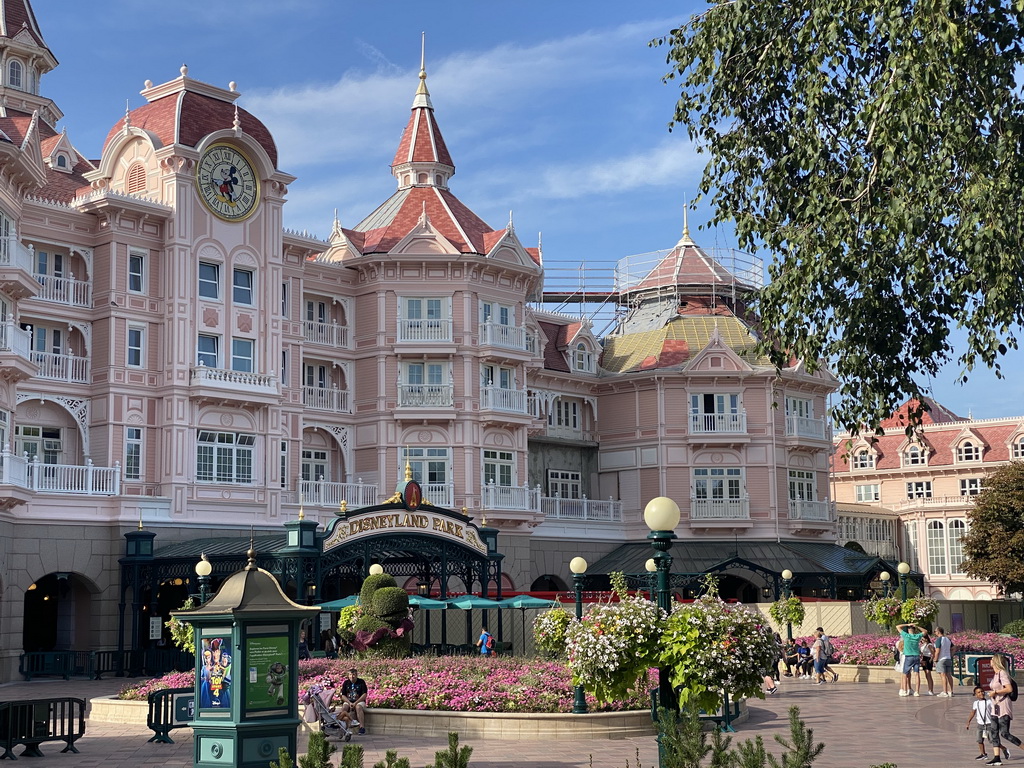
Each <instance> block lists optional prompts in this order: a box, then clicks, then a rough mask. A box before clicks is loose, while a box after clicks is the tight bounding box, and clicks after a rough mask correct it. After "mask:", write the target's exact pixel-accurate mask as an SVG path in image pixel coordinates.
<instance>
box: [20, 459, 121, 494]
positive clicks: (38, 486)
mask: <svg viewBox="0 0 1024 768" xmlns="http://www.w3.org/2000/svg"><path fill="white" fill-rule="evenodd" d="M2 461H3V474H4V477H5V482H9V483H11V484H13V485H23V486H24V487H25V488H30V489H32V490H34V491H37V492H39V493H68V494H83V495H86V496H118V495H120V493H121V463H120V462H114V466H112V467H97V466H96V465H94V464H93V463H92V459H87V460H86V463H85V464H44V463H43V462H41V461H39V457H38V456H36V457H34V458H33V459H32V460H31V461H30V460H29V459H28V456H27V455H26V456H25V457H24V458H22V457H19V456H14V455H11V454H9V453H4V454H3V459H2ZM8 473H10V474H8ZM19 480H20V481H21V482H19Z"/></svg>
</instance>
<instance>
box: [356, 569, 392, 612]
mask: <svg viewBox="0 0 1024 768" xmlns="http://www.w3.org/2000/svg"><path fill="white" fill-rule="evenodd" d="M397 586H398V582H397V581H395V577H394V576H392V575H391V574H390V573H378V574H372V573H371V574H370V575H369V576H367V577H366V579H365V580H364V581H363V586H362V587H361V588H360V589H359V603H360V604H361V605H363V606H364V607H365V608H370V607H371V606H372V605H373V593H374V592H376V591H377V590H378V589H383V588H384V587H397Z"/></svg>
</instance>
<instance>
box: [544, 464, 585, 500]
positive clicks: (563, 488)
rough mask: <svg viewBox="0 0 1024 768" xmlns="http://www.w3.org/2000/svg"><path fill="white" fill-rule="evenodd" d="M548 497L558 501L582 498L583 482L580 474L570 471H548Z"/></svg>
mask: <svg viewBox="0 0 1024 768" xmlns="http://www.w3.org/2000/svg"><path fill="white" fill-rule="evenodd" d="M548 496H550V497H552V498H559V499H581V498H583V481H582V478H581V475H580V473H579V472H576V471H573V470H571V469H549V470H548Z"/></svg>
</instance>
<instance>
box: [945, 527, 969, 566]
mask: <svg viewBox="0 0 1024 768" xmlns="http://www.w3.org/2000/svg"><path fill="white" fill-rule="evenodd" d="M965 533H967V523H966V522H964V521H963V520H950V521H949V572H950V573H963V572H964V567H963V562H964V541H963V539H964V534H965Z"/></svg>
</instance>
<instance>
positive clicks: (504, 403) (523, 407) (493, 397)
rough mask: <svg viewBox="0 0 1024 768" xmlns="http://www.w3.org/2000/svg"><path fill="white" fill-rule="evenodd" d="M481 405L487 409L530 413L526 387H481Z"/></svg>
mask: <svg viewBox="0 0 1024 768" xmlns="http://www.w3.org/2000/svg"><path fill="white" fill-rule="evenodd" d="M480 407H481V408H482V409H483V410H487V411H505V412H507V413H522V414H526V413H529V411H528V410H527V402H526V390H525V389H502V388H501V387H480Z"/></svg>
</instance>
